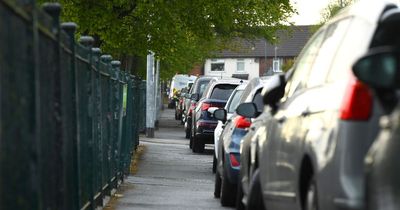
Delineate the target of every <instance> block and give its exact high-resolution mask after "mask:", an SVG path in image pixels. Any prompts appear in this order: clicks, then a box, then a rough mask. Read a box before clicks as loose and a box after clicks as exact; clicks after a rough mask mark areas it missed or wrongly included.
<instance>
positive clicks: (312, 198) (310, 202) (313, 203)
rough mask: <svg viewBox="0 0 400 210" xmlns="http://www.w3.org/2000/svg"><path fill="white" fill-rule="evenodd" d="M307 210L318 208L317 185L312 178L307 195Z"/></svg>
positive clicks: (316, 209)
mask: <svg viewBox="0 0 400 210" xmlns="http://www.w3.org/2000/svg"><path fill="white" fill-rule="evenodd" d="M304 209H305V210H318V199H317V186H316V184H315V180H314V179H311V181H310V183H309V185H308V189H307V195H306V202H305V208H304Z"/></svg>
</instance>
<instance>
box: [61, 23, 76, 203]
mask: <svg viewBox="0 0 400 210" xmlns="http://www.w3.org/2000/svg"><path fill="white" fill-rule="evenodd" d="M61 29H63V30H64V31H65V32H66V33H67V35H68V37H69V39H70V40H69V44H70V45H69V46H67V47H68V48H69V50H70V51H71V66H70V70H69V71H70V74H71V80H70V81H69V82H70V85H69V86H70V87H71V88H72V90H71V92H72V97H71V102H70V103H71V104H72V113H73V115H72V116H70V118H71V123H72V125H73V126H72V131H73V132H72V133H73V134H72V135H71V136H72V139H71V142H70V144H71V145H70V147H71V148H72V149H71V151H70V152H71V153H72V154H70V155H69V156H70V157H72V158H71V159H72V160H66V161H71V162H72V163H71V165H72V166H71V167H72V168H71V173H70V174H66V176H67V177H69V178H70V179H71V183H67V186H66V187H67V188H69V189H70V192H71V194H70V195H68V196H70V201H71V204H70V205H69V206H70V207H71V209H79V206H80V187H79V186H80V184H79V174H80V173H79V165H78V159H79V153H78V147H79V144H78V138H79V135H78V127H77V125H78V122H77V119H78V118H77V114H78V113H77V106H78V104H77V92H76V91H77V88H76V85H77V83H76V72H75V71H76V67H75V65H76V61H75V32H76V29H77V25H76V24H75V23H73V22H66V23H62V24H61Z"/></svg>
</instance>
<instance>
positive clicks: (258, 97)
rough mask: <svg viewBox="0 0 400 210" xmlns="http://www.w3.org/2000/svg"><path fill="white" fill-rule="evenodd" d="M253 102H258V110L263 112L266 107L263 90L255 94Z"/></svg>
mask: <svg viewBox="0 0 400 210" xmlns="http://www.w3.org/2000/svg"><path fill="white" fill-rule="evenodd" d="M253 103H255V104H256V107H257V111H258V112H262V111H263V108H264V102H263V96H262V95H261V90H259V91H257V93H256V94H255V95H254V98H253Z"/></svg>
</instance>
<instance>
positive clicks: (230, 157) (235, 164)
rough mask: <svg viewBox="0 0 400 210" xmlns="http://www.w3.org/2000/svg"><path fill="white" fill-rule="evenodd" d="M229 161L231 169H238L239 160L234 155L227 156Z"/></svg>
mask: <svg viewBox="0 0 400 210" xmlns="http://www.w3.org/2000/svg"><path fill="white" fill-rule="evenodd" d="M229 159H230V160H231V165H232V166H233V167H238V166H240V162H239V160H238V159H237V158H236V156H235V155H234V154H229Z"/></svg>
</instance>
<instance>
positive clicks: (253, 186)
mask: <svg viewBox="0 0 400 210" xmlns="http://www.w3.org/2000/svg"><path fill="white" fill-rule="evenodd" d="M246 209H247V210H263V209H265V207H264V202H263V197H262V191H261V184H260V172H259V170H258V169H257V170H256V171H255V172H254V175H253V177H252V180H251V183H250V191H249V195H248V200H247V208H246Z"/></svg>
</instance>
